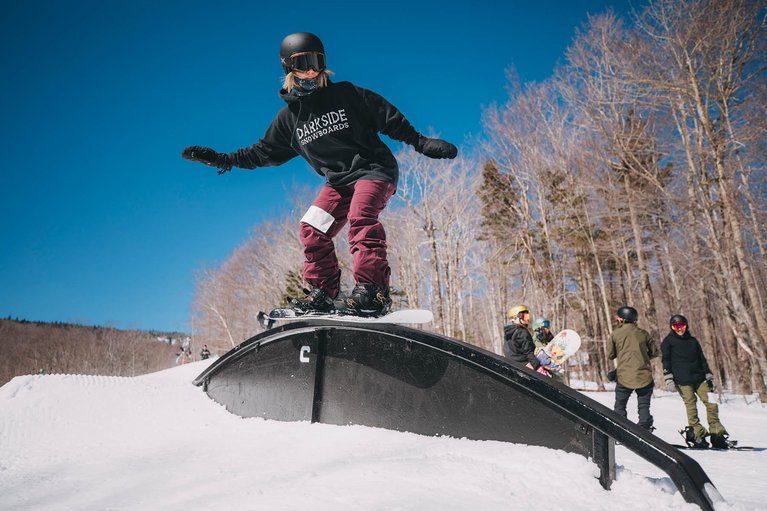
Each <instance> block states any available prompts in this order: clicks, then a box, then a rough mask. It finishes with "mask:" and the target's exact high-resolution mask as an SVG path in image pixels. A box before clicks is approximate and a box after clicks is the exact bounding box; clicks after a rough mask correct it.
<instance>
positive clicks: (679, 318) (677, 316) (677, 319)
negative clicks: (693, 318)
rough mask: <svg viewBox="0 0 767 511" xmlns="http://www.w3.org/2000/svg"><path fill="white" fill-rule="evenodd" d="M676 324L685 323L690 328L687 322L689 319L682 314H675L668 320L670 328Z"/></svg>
mask: <svg viewBox="0 0 767 511" xmlns="http://www.w3.org/2000/svg"><path fill="white" fill-rule="evenodd" d="M674 323H684V324H685V325H687V326H690V324H689V323H688V322H687V318H686V317H684V316H682V315H681V314H674V315H673V316H671V319H669V320H668V325H669V326H671V325H673V324H674Z"/></svg>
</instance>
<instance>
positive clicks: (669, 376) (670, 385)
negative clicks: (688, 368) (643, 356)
mask: <svg viewBox="0 0 767 511" xmlns="http://www.w3.org/2000/svg"><path fill="white" fill-rule="evenodd" d="M663 381H665V382H666V390H668V391H669V392H676V383H674V374H673V373H666V374H664V375H663Z"/></svg>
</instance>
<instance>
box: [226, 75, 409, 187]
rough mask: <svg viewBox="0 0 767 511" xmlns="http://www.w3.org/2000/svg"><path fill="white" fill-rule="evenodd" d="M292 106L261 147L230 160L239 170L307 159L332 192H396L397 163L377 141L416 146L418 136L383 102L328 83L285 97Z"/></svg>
mask: <svg viewBox="0 0 767 511" xmlns="http://www.w3.org/2000/svg"><path fill="white" fill-rule="evenodd" d="M280 97H282V99H283V100H285V102H286V103H287V106H285V107H284V108H283V109H282V110H280V111H279V113H278V114H277V117H276V118H275V119H274V121H272V124H271V125H270V126H269V128H268V129H267V130H266V134H265V135H264V137H263V138H262V139H261V140H259V141H258V142H257V143H256V144H254V145H252V146H250V147H247V148H245V149H240V150H238V151H235V152H233V153H230V154H229V156H230V157H231V158H232V163H233V164H234V165H235V166H236V167H240V168H243V169H254V168H256V167H267V166H273V165H280V164H282V163H285V162H286V161H288V160H290V159H291V158H294V157H295V156H298V155H300V156H302V157H303V158H304V159H305V160H306V161H307V162H308V163H309V165H311V166H312V168H313V169H314V170H315V171H316V172H317V173H318V174H320V175H322V176H325V178H326V179H327V183H328V184H329V185H331V186H347V185H351V184H353V183H355V182H356V181H358V180H360V179H368V180H381V181H387V182H390V183H392V184H394V185H395V186H396V185H397V178H398V177H399V169H398V167H397V160H396V159H395V158H394V155H393V154H392V152H391V151H390V150H389V148H388V147H387V146H386V144H384V143H383V141H382V140H381V139H380V138H379V137H378V133H379V132H380V133H383V134H384V135H388V136H389V137H390V138H393V139H394V140H399V141H401V142H405V143H407V144H410V145H416V144H417V143H418V140H419V136H420V135H419V133H418V132H417V131H416V130H415V128H413V127H412V126H411V125H410V123H409V122H408V120H407V119H405V117H404V116H403V115H402V113H400V111H399V110H397V108H395V107H394V106H393V105H392V104H391V103H389V102H388V101H386V99H384V98H383V97H382V96H380V95H378V94H376V93H375V92H372V91H370V90H367V89H363V88H362V87H357V86H356V85H354V84H352V83H349V82H339V83H329V84H328V86H327V87H323V88H321V89H317V90H315V91H314V92H313V93H311V94H309V95H308V96H303V97H299V96H296V95H295V94H292V93H290V92H287V91H285V90H284V89H283V90H281V91H280Z"/></svg>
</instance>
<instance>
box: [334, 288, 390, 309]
mask: <svg viewBox="0 0 767 511" xmlns="http://www.w3.org/2000/svg"><path fill="white" fill-rule="evenodd" d="M335 306H336V308H337V309H338V312H339V314H347V315H350V316H362V317H378V316H383V315H384V314H386V313H388V312H389V310H390V309H391V299H390V298H389V291H388V290H386V289H383V288H381V287H378V286H376V285H375V284H357V285H356V286H354V289H352V292H351V293H349V296H347V297H345V299H340V300H336V301H335Z"/></svg>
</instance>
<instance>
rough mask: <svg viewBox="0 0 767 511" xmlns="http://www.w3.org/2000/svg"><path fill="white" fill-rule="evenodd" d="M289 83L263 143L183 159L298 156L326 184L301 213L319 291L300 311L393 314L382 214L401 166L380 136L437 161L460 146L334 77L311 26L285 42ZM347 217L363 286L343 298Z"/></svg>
mask: <svg viewBox="0 0 767 511" xmlns="http://www.w3.org/2000/svg"><path fill="white" fill-rule="evenodd" d="M280 60H281V63H282V67H283V70H284V71H285V81H284V83H283V88H282V90H281V91H280V97H281V98H282V99H283V100H284V101H285V102H286V103H287V105H286V106H285V107H284V108H283V109H282V110H280V111H279V112H278V114H277V116H276V118H275V119H274V120H273V121H272V123H271V125H270V126H269V128H268V129H267V130H266V134H265V135H264V136H263V138H261V140H259V141H258V142H257V143H256V144H254V145H252V146H250V147H247V148H244V149H240V150H238V151H235V152H232V153H228V154H224V153H219V152H216V151H214V150H213V149H210V148H207V147H199V146H191V147H187V148H186V149H184V151H183V152H182V156H183V157H184V158H186V159H188V160H192V161H198V162H201V163H205V164H206V165H210V166H213V167H217V168H219V169H220V170H219V174H222V173H224V172H226V171H228V170H230V169H231V168H232V167H239V168H243V169H254V168H257V167H266V166H273V165H280V164H282V163H285V162H286V161H288V160H290V159H291V158H294V157H296V156H301V157H302V158H304V159H305V160H306V161H307V162H308V163H309V165H310V166H311V167H312V168H313V169H314V170H315V171H316V172H317V173H318V174H319V175H321V176H323V177H324V178H325V182H326V184H325V186H324V187H323V188H322V190H321V191H320V193H319V195H318V196H317V198H316V199H315V200H314V203H313V204H312V206H311V207H310V208H309V210H308V211H307V212H306V214H305V215H304V216H303V218H301V226H300V235H301V241H302V243H303V246H304V280H305V281H306V282H307V283H308V284H309V285H310V286H311V290H310V291H309V292H308V293H307V296H306V297H304V298H296V299H294V300H292V306H293V308H295V309H296V310H297V312H298V313H306V312H333V311H334V310H336V309H337V310H339V311H340V312H342V313H345V314H356V315H362V316H376V315H380V314H383V313H385V312H387V311H388V309H389V307H390V305H391V300H390V298H389V274H390V269H389V263H388V260H387V254H386V233H385V231H384V228H383V226H382V225H381V223H380V221H379V220H378V217H379V214H380V213H381V211H382V210H383V209H384V208H385V206H386V203H387V202H388V200H389V198H390V197H391V196H392V194H394V193H395V190H396V186H397V179H398V176H399V170H398V167H397V161H396V159H395V158H394V155H393V154H392V152H391V150H389V148H388V147H387V146H386V144H384V142H383V141H382V140H381V139H380V138H379V136H378V134H379V133H383V134H385V135H387V136H388V137H390V138H392V139H394V140H398V141H401V142H405V143H406V144H409V145H411V146H413V147H414V148H415V150H416V151H418V152H419V153H421V154H423V155H425V156H428V157H429V158H455V157H456V155H457V154H458V149H457V148H456V147H455V146H454V145H453V144H451V143H449V142H446V141H444V140H440V139H433V138H427V137H424V136H423V135H421V134H420V133H419V132H418V131H416V129H415V128H413V126H411V125H410V123H409V122H408V120H407V119H406V118H405V117H404V116H403V115H402V113H400V111H399V110H397V108H395V107H394V106H393V105H392V104H391V103H389V102H388V101H387V100H386V99H384V98H383V97H382V96H380V95H378V94H376V93H375V92H373V91H370V90H367V89H364V88H362V87H358V86H356V85H354V84H352V83H349V82H339V83H333V82H331V80H330V78H329V75H330V74H331V72H330V71H329V70H328V69H327V67H326V62H325V49H324V46H323V44H322V41H320V39H319V37H317V36H316V35H314V34H310V33H308V32H298V33H295V34H290V35H288V36H287V37H285V39H284V40H283V41H282V44H281V46H280ZM347 222H348V223H349V234H348V239H349V246H350V251H351V254H352V256H353V274H354V280H355V283H356V285H355V286H354V289H353V290H352V292H351V293H350V294H349V295H348V296H347V297H344V296H343V294H341V293H340V278H341V271H340V269H339V265H338V260H337V259H336V254H335V246H334V244H333V238H334V237H335V236H336V235H337V234H338V233H339V232H340V231H341V229H342V228H343V227H344V225H346V223H347Z"/></svg>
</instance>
